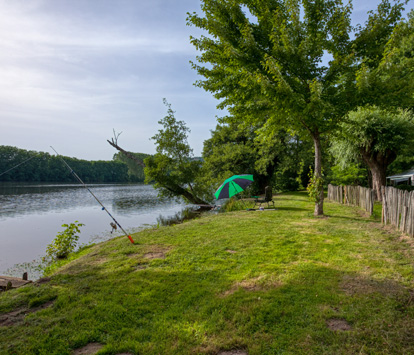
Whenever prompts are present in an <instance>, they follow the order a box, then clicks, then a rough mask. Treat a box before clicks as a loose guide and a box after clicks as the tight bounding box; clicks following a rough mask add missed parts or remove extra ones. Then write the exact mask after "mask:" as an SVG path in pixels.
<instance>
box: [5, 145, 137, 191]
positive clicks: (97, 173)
mask: <svg viewBox="0 0 414 355" xmlns="http://www.w3.org/2000/svg"><path fill="white" fill-rule="evenodd" d="M31 157H33V158H32V159H31V160H29V161H28V162H27V163H24V164H22V165H20V166H19V167H17V168H15V169H13V170H11V171H10V172H8V173H6V174H3V175H2V176H0V181H19V182H23V181H24V182H43V181H50V182H73V181H75V178H74V177H73V176H72V174H71V173H70V171H69V169H68V168H67V167H66V166H65V165H64V164H63V163H62V160H61V159H60V158H59V157H57V156H53V155H50V154H49V153H43V152H35V151H28V150H24V149H19V148H16V147H11V146H0V174H1V173H3V172H5V171H7V170H9V169H11V168H13V167H15V166H16V165H18V164H19V163H22V162H24V161H25V160H26V159H28V158H31ZM63 159H64V160H65V161H66V162H67V163H68V164H69V165H70V166H71V167H72V169H73V170H74V171H75V172H76V173H77V174H78V175H79V176H80V177H81V179H82V180H83V181H84V182H86V183H92V182H94V183H112V182H128V181H129V178H128V167H127V166H126V165H125V164H124V163H122V162H120V161H87V160H80V159H76V158H70V157H63Z"/></svg>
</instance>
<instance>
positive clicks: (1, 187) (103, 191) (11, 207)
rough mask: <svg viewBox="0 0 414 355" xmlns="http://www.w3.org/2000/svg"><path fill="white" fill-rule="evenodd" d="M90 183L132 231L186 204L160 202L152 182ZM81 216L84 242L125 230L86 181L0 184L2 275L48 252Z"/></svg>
mask: <svg viewBox="0 0 414 355" xmlns="http://www.w3.org/2000/svg"><path fill="white" fill-rule="evenodd" d="M89 188H90V189H91V191H92V192H93V193H94V194H95V195H96V197H97V198H98V199H99V200H100V201H101V202H102V203H103V205H104V206H105V207H106V208H107V209H108V211H109V212H110V213H111V214H112V215H113V216H114V217H115V219H116V220H117V221H118V222H119V223H120V225H121V226H122V227H123V228H124V229H125V230H126V231H127V232H128V233H133V232H134V231H137V230H139V229H141V228H143V227H145V226H147V225H152V224H156V223H157V218H158V217H159V216H160V215H161V216H163V217H169V216H173V215H175V213H177V212H178V211H181V210H182V209H183V207H184V204H177V203H175V202H173V201H167V202H162V201H160V200H159V199H158V198H157V193H156V191H155V190H154V189H153V187H152V186H149V185H89ZM75 221H79V222H80V223H83V224H85V226H84V227H81V233H80V240H79V243H80V244H82V243H89V242H94V241H95V242H96V241H102V240H105V239H109V238H111V237H113V236H118V235H122V232H120V231H119V229H118V232H114V234H111V233H110V231H111V227H110V225H109V223H110V222H112V219H111V218H110V217H109V216H108V214H107V213H106V212H105V211H102V208H101V206H100V205H99V204H98V203H97V202H96V200H95V199H94V198H93V196H92V195H91V194H90V193H89V192H88V191H87V190H86V189H85V188H84V187H82V186H81V185H68V184H66V185H63V184H10V183H0V275H5V274H9V275H12V274H13V272H12V271H11V270H9V269H10V268H12V267H13V265H15V264H21V263H25V262H31V261H32V260H34V259H37V258H39V257H41V256H43V255H44V253H45V250H46V246H47V245H48V244H50V243H51V242H52V241H53V239H54V238H55V236H56V234H57V233H58V232H60V231H62V230H63V229H64V228H63V227H62V224H64V223H72V222H75ZM126 242H128V243H129V241H128V239H126ZM16 276H17V275H16ZM19 276H20V275H19ZM29 277H30V275H29Z"/></svg>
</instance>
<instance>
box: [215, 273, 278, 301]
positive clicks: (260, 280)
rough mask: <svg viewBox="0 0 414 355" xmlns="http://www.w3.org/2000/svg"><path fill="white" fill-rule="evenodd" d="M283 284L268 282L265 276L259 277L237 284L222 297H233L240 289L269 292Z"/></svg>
mask: <svg viewBox="0 0 414 355" xmlns="http://www.w3.org/2000/svg"><path fill="white" fill-rule="evenodd" d="M281 285H282V284H281V283H280V282H275V281H273V282H266V281H265V280H264V276H258V277H255V278H253V279H248V280H243V281H240V282H236V283H235V284H234V285H233V286H232V287H231V288H230V289H229V290H227V291H225V292H224V293H223V294H222V295H221V296H222V297H226V296H229V295H232V294H233V293H235V292H236V291H237V290H239V289H240V288H242V289H244V290H246V291H263V290H269V289H271V288H277V287H280V286H281Z"/></svg>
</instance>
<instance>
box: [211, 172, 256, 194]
mask: <svg viewBox="0 0 414 355" xmlns="http://www.w3.org/2000/svg"><path fill="white" fill-rule="evenodd" d="M252 182H253V175H250V174H242V175H233V176H232V177H231V178H228V179H227V180H225V181H224V182H223V183H222V184H221V186H220V187H219V188H218V189H217V191H216V192H215V194H214V196H215V197H216V199H217V200H220V199H222V198H230V197H232V196H234V195H236V194H238V193H239V192H242V191H244V189H245V188H246V187H247V186H249V185H250V184H251V183H252Z"/></svg>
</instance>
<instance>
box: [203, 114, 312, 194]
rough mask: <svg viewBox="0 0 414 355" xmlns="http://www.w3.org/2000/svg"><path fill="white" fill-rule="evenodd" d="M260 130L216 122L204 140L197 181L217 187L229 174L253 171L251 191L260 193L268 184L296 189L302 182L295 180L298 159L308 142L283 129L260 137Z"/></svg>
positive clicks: (305, 150)
mask: <svg viewBox="0 0 414 355" xmlns="http://www.w3.org/2000/svg"><path fill="white" fill-rule="evenodd" d="M259 131H260V130H258V129H256V128H255V127H253V126H251V127H240V126H239V125H237V124H236V123H234V122H232V123H229V124H225V123H222V124H218V125H217V127H216V129H215V130H214V131H212V132H211V138H209V139H207V140H206V141H204V149H203V159H204V164H203V169H202V174H201V176H200V177H199V180H200V181H203V182H204V184H205V185H213V186H214V187H218V186H219V185H220V184H221V183H222V182H223V181H224V180H225V179H226V178H228V177H230V176H232V175H235V174H253V175H254V183H253V185H252V189H253V192H254V193H257V194H260V193H263V192H264V190H265V187H266V186H269V185H272V186H275V187H277V188H278V189H282V190H286V189H288V190H289V189H290V190H291V189H297V188H298V187H299V186H300V185H301V184H300V183H298V173H299V171H300V170H301V166H300V164H298V163H297V162H298V161H302V160H303V155H306V154H307V153H308V151H309V149H308V144H307V142H306V143H305V142H301V141H300V140H299V139H298V137H292V136H291V135H290V134H288V133H287V132H286V131H285V130H280V131H278V132H276V133H275V134H274V135H273V137H272V138H271V139H265V140H262V139H260V134H259V133H258V132H259ZM293 160H295V161H294V162H293ZM307 163H308V161H307Z"/></svg>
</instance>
